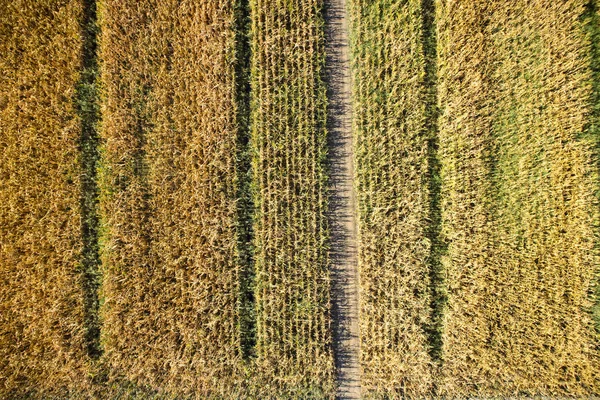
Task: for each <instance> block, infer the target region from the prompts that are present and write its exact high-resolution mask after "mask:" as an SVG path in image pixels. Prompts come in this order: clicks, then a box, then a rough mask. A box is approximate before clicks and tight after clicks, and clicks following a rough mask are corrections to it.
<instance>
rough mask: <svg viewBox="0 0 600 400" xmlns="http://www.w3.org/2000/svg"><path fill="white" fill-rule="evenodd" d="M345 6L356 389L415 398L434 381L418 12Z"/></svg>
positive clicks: (418, 5)
mask: <svg viewBox="0 0 600 400" xmlns="http://www.w3.org/2000/svg"><path fill="white" fill-rule="evenodd" d="M350 4H351V7H350V15H351V25H352V27H353V35H352V48H353V52H354V57H353V60H354V65H353V70H354V99H355V100H354V126H353V129H354V142H355V157H356V172H355V176H356V182H355V185H356V192H357V202H358V240H359V247H358V249H359V250H358V260H359V261H358V266H359V273H360V285H361V287H360V316H361V319H360V337H361V366H362V387H363V389H362V391H363V395H364V396H366V397H371V396H373V397H381V396H398V395H402V396H423V395H425V394H426V393H429V390H430V388H431V385H432V379H433V374H432V372H433V371H432V357H431V351H430V349H429V339H430V338H429V336H428V332H429V330H430V329H431V328H432V326H431V317H432V315H431V314H432V312H431V303H432V299H433V293H432V290H431V285H432V280H431V277H430V266H431V265H432V259H431V257H432V253H433V251H434V249H433V247H432V241H431V239H430V237H429V233H430V232H429V230H430V229H431V227H430V225H431V224H432V223H434V218H435V216H434V215H433V214H432V210H431V204H432V202H433V201H434V195H435V194H433V193H432V192H431V179H432V178H433V177H432V171H431V167H432V166H431V165H430V164H431V160H430V159H429V147H430V146H432V145H433V144H432V143H431V142H432V141H433V139H434V134H435V132H433V131H432V129H431V128H432V124H431V122H432V120H431V118H429V113H432V110H431V109H432V107H431V106H432V104H431V99H430V97H431V93H430V90H429V87H431V82H429V81H428V80H429V76H428V74H427V72H428V71H427V68H428V65H427V63H428V61H429V60H428V59H427V57H428V53H426V51H428V49H425V48H424V43H423V38H424V36H425V32H423V29H424V28H423V14H424V12H426V10H424V9H423V4H422V2H421V0H411V1H408V2H394V1H383V0H382V1H375V2H373V1H362V0H354V1H350ZM427 33H430V32H427Z"/></svg>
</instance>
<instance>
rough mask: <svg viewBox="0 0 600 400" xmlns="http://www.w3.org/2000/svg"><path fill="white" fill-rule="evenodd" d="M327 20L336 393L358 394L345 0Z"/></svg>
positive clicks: (336, 1) (329, 5) (333, 2)
mask: <svg viewBox="0 0 600 400" xmlns="http://www.w3.org/2000/svg"><path fill="white" fill-rule="evenodd" d="M325 22H326V24H325V35H326V45H325V46H326V81H327V87H328V89H327V95H328V99H329V110H328V111H329V112H328V121H327V123H328V131H329V168H330V177H331V194H330V199H331V216H330V219H331V231H332V232H331V233H332V239H331V240H332V243H331V258H332V276H331V278H332V316H333V339H334V354H335V363H336V371H337V377H336V378H337V384H338V393H337V398H338V399H359V398H360V364H359V361H360V332H359V323H358V318H359V289H358V288H359V281H358V264H357V254H356V244H357V239H356V238H357V225H356V198H355V194H354V188H353V175H354V165H353V160H354V157H353V151H352V149H353V144H352V84H351V74H350V50H349V43H348V42H349V37H348V17H347V9H346V0H327V1H326V4H325Z"/></svg>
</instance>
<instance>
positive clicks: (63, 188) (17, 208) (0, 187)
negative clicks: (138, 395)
mask: <svg viewBox="0 0 600 400" xmlns="http://www.w3.org/2000/svg"><path fill="white" fill-rule="evenodd" d="M81 18H82V4H81V2H80V1H71V0H61V1H45V0H40V1H21V2H12V1H0V88H1V89H0V398H4V399H6V398H18V397H21V396H26V395H29V396H36V397H46V398H47V397H49V396H58V397H61V398H65V397H66V396H68V395H69V394H71V395H73V394H74V393H75V392H76V391H77V390H78V389H80V388H82V387H83V386H85V384H86V373H87V367H88V361H89V360H88V357H87V351H86V346H85V340H84V335H85V331H84V296H85V294H84V291H83V285H82V276H81V264H80V255H81V251H82V246H83V244H82V237H81V220H80V214H79V212H80V198H81V181H80V176H81V173H82V170H81V166H80V161H79V160H80V158H79V157H80V156H79V150H78V146H79V140H80V135H81V121H80V119H79V117H78V114H77V110H76V104H75V98H76V86H77V83H78V80H79V70H80V68H81V48H82V38H81V34H80V23H81Z"/></svg>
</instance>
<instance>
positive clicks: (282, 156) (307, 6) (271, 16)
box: [250, 0, 334, 398]
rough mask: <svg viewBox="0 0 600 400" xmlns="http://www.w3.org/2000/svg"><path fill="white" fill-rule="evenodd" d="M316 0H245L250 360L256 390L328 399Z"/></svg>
mask: <svg viewBox="0 0 600 400" xmlns="http://www.w3.org/2000/svg"><path fill="white" fill-rule="evenodd" d="M322 5H323V4H322V2H321V1H320V0H308V1H303V2H298V1H278V0H251V2H250V9H251V19H252V30H251V38H252V40H251V49H252V63H251V76H252V81H251V82H252V128H251V149H252V152H253V159H252V166H253V178H254V181H253V190H254V197H255V205H256V215H255V224H254V235H255V238H254V244H255V265H256V267H255V269H256V281H255V294H256V307H257V311H256V312H257V344H256V363H257V370H258V371H259V377H258V379H259V382H260V383H259V386H260V388H259V389H260V391H261V392H262V396H264V397H272V398H286V397H293V398H331V397H333V395H334V384H333V380H334V363H333V354H332V350H331V322H330V299H329V272H328V266H329V261H328V259H327V245H328V227H327V217H326V210H327V199H326V193H327V179H326V174H325V170H324V168H325V155H326V143H327V141H326V130H325V123H326V114H325V109H326V94H325V86H324V84H323V82H322V79H321V75H322V71H323V68H324V45H323V20H322V14H321V8H322Z"/></svg>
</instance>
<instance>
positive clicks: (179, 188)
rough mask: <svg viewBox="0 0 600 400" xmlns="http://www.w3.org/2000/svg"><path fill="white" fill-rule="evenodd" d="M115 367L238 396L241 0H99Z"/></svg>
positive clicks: (144, 383) (181, 391)
mask: <svg viewBox="0 0 600 400" xmlns="http://www.w3.org/2000/svg"><path fill="white" fill-rule="evenodd" d="M99 18H100V27H101V29H102V36H101V38H102V39H101V52H100V57H101V76H102V120H103V122H102V130H101V137H102V139H103V141H104V143H103V158H102V170H101V171H102V172H101V190H102V193H101V209H102V217H103V236H102V243H103V254H102V261H103V273H104V274H103V275H104V278H103V279H104V284H103V291H102V296H103V300H104V305H103V307H102V313H101V317H102V322H103V333H102V342H103V345H104V350H105V357H106V361H107V368H108V369H109V371H110V374H111V376H112V379H116V380H118V379H120V378H119V377H125V379H127V380H129V381H131V382H133V383H134V384H135V385H138V386H140V387H149V388H153V389H156V390H158V391H159V392H161V393H165V394H169V395H178V396H184V395H193V396H197V397H198V398H204V397H206V396H224V395H234V394H235V390H236V387H237V385H238V384H239V381H240V379H241V371H240V338H239V331H238V328H237V321H238V314H237V296H238V271H239V268H238V265H237V259H236V229H235V224H236V198H235V196H236V182H235V181H236V171H235V157H236V151H237V150H236V140H237V127H236V104H235V83H234V63H233V61H234V52H233V51H234V44H235V43H234V31H233V23H234V20H233V2H232V1H228V0H225V1H217V2H200V3H198V2H193V1H183V2H178V1H144V2H136V1H125V2H124V1H116V0H114V1H113V0H103V1H102V2H101V3H100V16H99Z"/></svg>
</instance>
